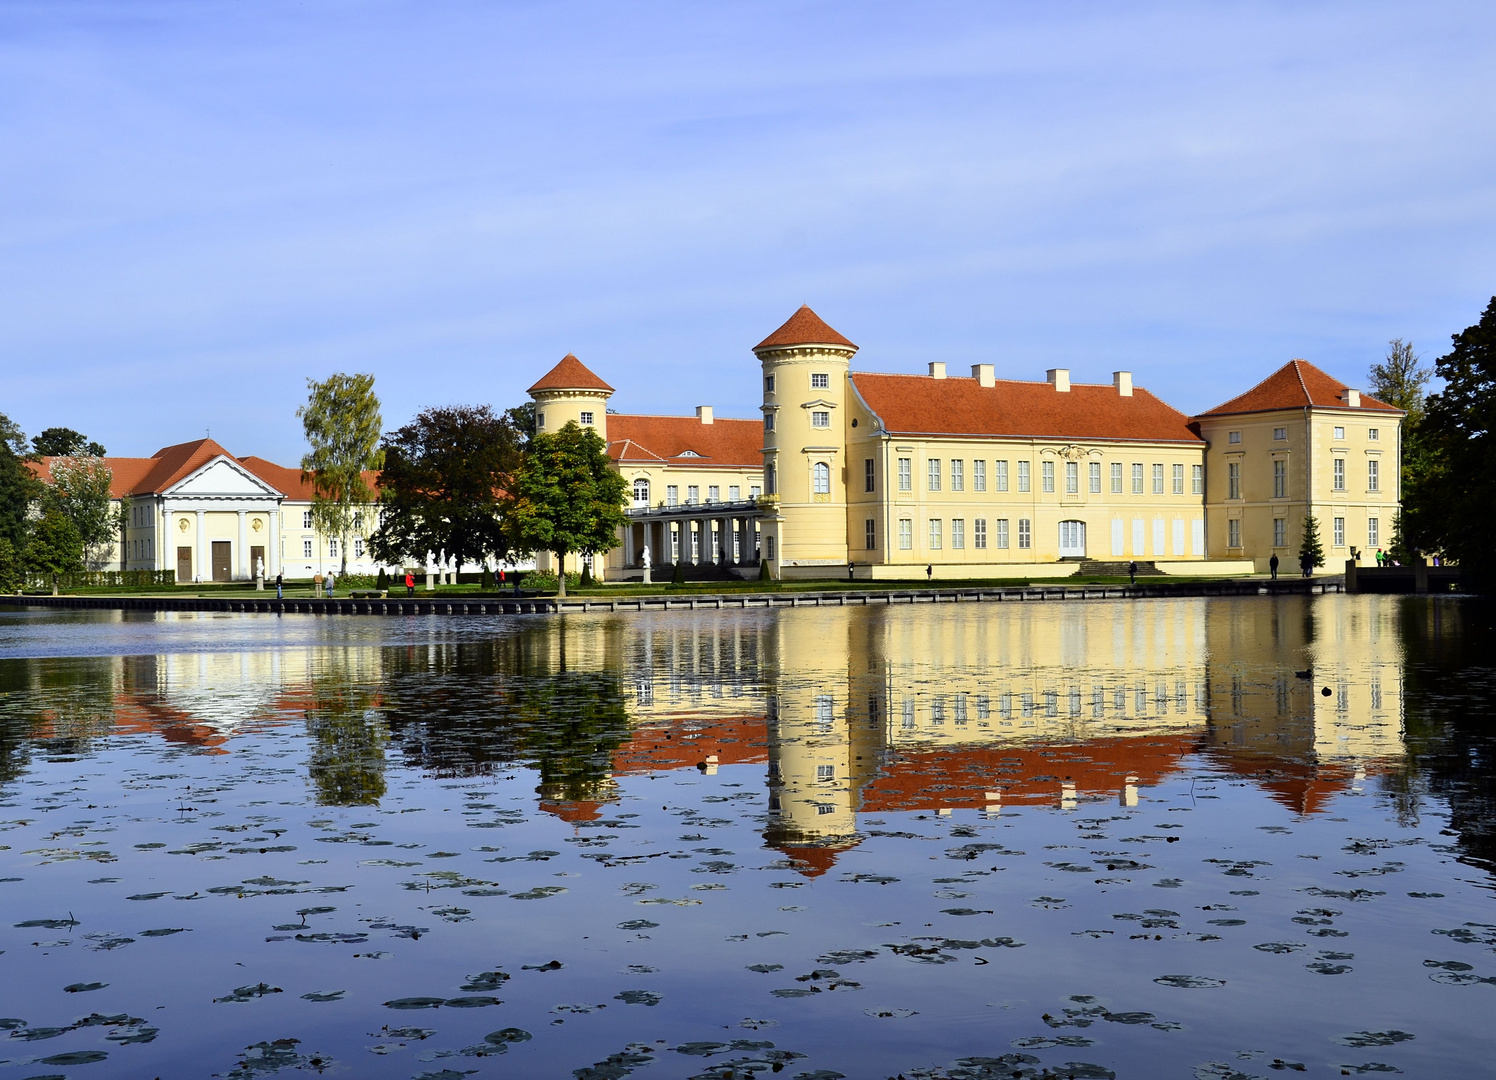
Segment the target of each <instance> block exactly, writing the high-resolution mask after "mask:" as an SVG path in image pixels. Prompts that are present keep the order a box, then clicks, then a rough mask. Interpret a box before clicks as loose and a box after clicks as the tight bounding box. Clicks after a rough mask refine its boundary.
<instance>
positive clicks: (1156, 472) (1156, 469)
mask: <svg viewBox="0 0 1496 1080" xmlns="http://www.w3.org/2000/svg"><path fill="white" fill-rule="evenodd" d="M1163 493H1164V467H1163V466H1162V465H1161V464H1159V463H1157V462H1155V463H1154V465H1153V494H1155V495H1162V494H1163Z"/></svg>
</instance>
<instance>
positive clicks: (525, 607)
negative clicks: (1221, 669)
mask: <svg viewBox="0 0 1496 1080" xmlns="http://www.w3.org/2000/svg"><path fill="white" fill-rule="evenodd" d="M1345 591H1346V589H1345V576H1344V575H1343V574H1327V575H1324V576H1321V577H1313V578H1280V579H1278V580H1277V581H1270V580H1263V579H1260V578H1252V579H1235V580H1231V579H1228V580H1216V581H1198V582H1193V581H1171V582H1159V581H1150V582H1147V583H1140V584H1137V585H1072V586H1063V585H1025V586H1009V587H1007V588H1004V587H1001V586H992V587H981V586H973V587H964V588H948V589H942V588H923V589H876V590H873V589H870V590H866V591H862V590H858V591H853V590H838V591H831V592H811V591H806V592H763V593H753V592H727V593H689V594H670V593H655V594H645V595H635V596H620V597H616V598H600V597H595V596H576V597H566V598H564V599H560V598H557V597H554V596H541V597H520V598H506V597H474V598H472V599H467V598H463V597H460V596H435V597H430V598H425V597H419V596H417V597H414V598H407V597H388V598H385V599H366V598H360V599H356V600H355V599H350V598H346V597H338V598H333V599H328V598H325V597H324V598H291V599H285V600H277V599H275V598H274V597H268V598H259V597H242V598H241V597H233V598H228V597H224V598H218V597H203V596H192V597H188V596H181V597H165V596H163V597H155V596H15V597H10V596H4V597H0V607H4V608H48V609H57V610H92V611H181V612H222V613H234V614H238V613H245V614H273V615H485V616H486V615H565V614H594V613H617V612H644V611H697V610H701V609H703V608H705V609H708V610H719V609H722V608H788V607H847V606H866V605H869V604H943V603H1011V602H1029V601H1036V600H1037V601H1056V600H1058V601H1064V600H1154V599H1167V598H1170V597H1179V598H1183V597H1202V596H1310V595H1321V594H1324V593H1339V592H1345Z"/></svg>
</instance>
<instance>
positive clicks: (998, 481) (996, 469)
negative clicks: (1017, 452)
mask: <svg viewBox="0 0 1496 1080" xmlns="http://www.w3.org/2000/svg"><path fill="white" fill-rule="evenodd" d="M992 490H993V491H1007V490H1008V463H1007V461H1006V460H1003V461H994V462H993V463H992Z"/></svg>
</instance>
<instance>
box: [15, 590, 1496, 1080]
mask: <svg viewBox="0 0 1496 1080" xmlns="http://www.w3.org/2000/svg"><path fill="white" fill-rule="evenodd" d="M1493 644H1496V636H1493V634H1492V632H1491V616H1490V609H1489V608H1485V607H1480V606H1476V605H1475V604H1473V603H1472V602H1470V601H1462V600H1459V599H1454V598H1428V597H1378V596H1343V595H1331V596H1323V597H1312V598H1311V597H1294V598H1276V599H1274V598H1244V599H1216V600H1205V599H1181V600H1156V601H1095V602H1066V603H1033V604H1028V603H1021V604H1020V603H1015V604H1006V603H1005V604H971V605H966V604H963V605H951V606H918V607H913V606H909V607H888V608H824V609H817V608H801V609H792V610H777V611H755V610H749V611H742V612H729V611H695V612H679V613H660V614H642V615H627V616H625V615H586V616H572V615H567V616H564V617H534V618H523V617H517V618H516V617H509V618H504V617H493V618H486V619H485V618H466V619H459V618H446V617H407V618H377V617H342V618H325V617H316V616H284V617H275V616H268V615H207V614H197V615H191V614H180V615H178V614H154V615H153V614H145V613H102V612H76V613H75V612H56V611H22V610H18V609H14V608H12V609H8V610H0V912H3V918H0V1017H3V1019H0V1080H4V1078H6V1077H15V1078H17V1080H21V1078H30V1077H69V1078H72V1077H85V1078H86V1077H100V1078H103V1077H132V1078H134V1077H158V1076H159V1077H163V1078H175V1077H204V1076H210V1075H211V1076H220V1077H233V1078H240V1080H247V1078H250V1077H265V1076H271V1075H276V1074H277V1073H279V1074H281V1075H284V1076H288V1077H289V1076H299V1075H305V1074H318V1073H326V1074H327V1075H345V1076H354V1077H399V1078H409V1077H420V1078H425V1080H459V1078H461V1077H466V1076H478V1077H489V1076H492V1077H500V1076H503V1077H567V1076H575V1077H577V1078H580V1080H604V1078H621V1077H625V1076H636V1077H638V1078H639V1080H680V1078H686V1077H693V1078H694V1077H712V1078H729V1077H734V1078H747V1077H754V1076H760V1075H762V1076H769V1075H774V1074H779V1075H782V1076H784V1077H787V1078H797V1080H833V1078H836V1077H854V1078H863V1077H872V1078H882V1077H899V1076H902V1077H905V1078H907V1080H915V1078H928V1080H934V1078H961V1080H976V1078H997V1077H1004V1078H1008V1077H1019V1078H1038V1077H1075V1078H1094V1077H1112V1076H1117V1077H1140V1078H1143V1077H1146V1078H1154V1077H1186V1078H1187V1077H1200V1078H1207V1080H1209V1078H1219V1080H1230V1078H1243V1077H1276V1076H1290V1075H1297V1074H1303V1075H1306V1076H1324V1077H1330V1076H1342V1075H1359V1074H1374V1073H1397V1072H1402V1073H1404V1074H1406V1075H1409V1076H1423V1077H1434V1076H1455V1075H1468V1076H1474V1075H1485V1074H1488V1072H1489V1070H1490V1068H1491V1065H1490V1062H1491V1057H1492V1054H1493V1051H1496V1036H1493V1033H1492V1025H1491V1022H1490V1018H1491V1017H1492V1016H1493V1015H1496V955H1493V954H1496V903H1493V901H1496V896H1493V890H1492V886H1493V877H1492V872H1493V868H1496V780H1493V777H1496V771H1493V766H1492V762H1493V759H1492V754H1493V750H1496V727H1493V724H1492V704H1491V702H1492V694H1493V690H1496V678H1493V673H1496V662H1493V656H1496V650H1493V648H1492V646H1493Z"/></svg>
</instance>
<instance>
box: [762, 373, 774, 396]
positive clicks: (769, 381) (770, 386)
mask: <svg viewBox="0 0 1496 1080" xmlns="http://www.w3.org/2000/svg"><path fill="white" fill-rule="evenodd" d="M773 392H774V376H772V375H765V376H764V393H766V394H772V393H773Z"/></svg>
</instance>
